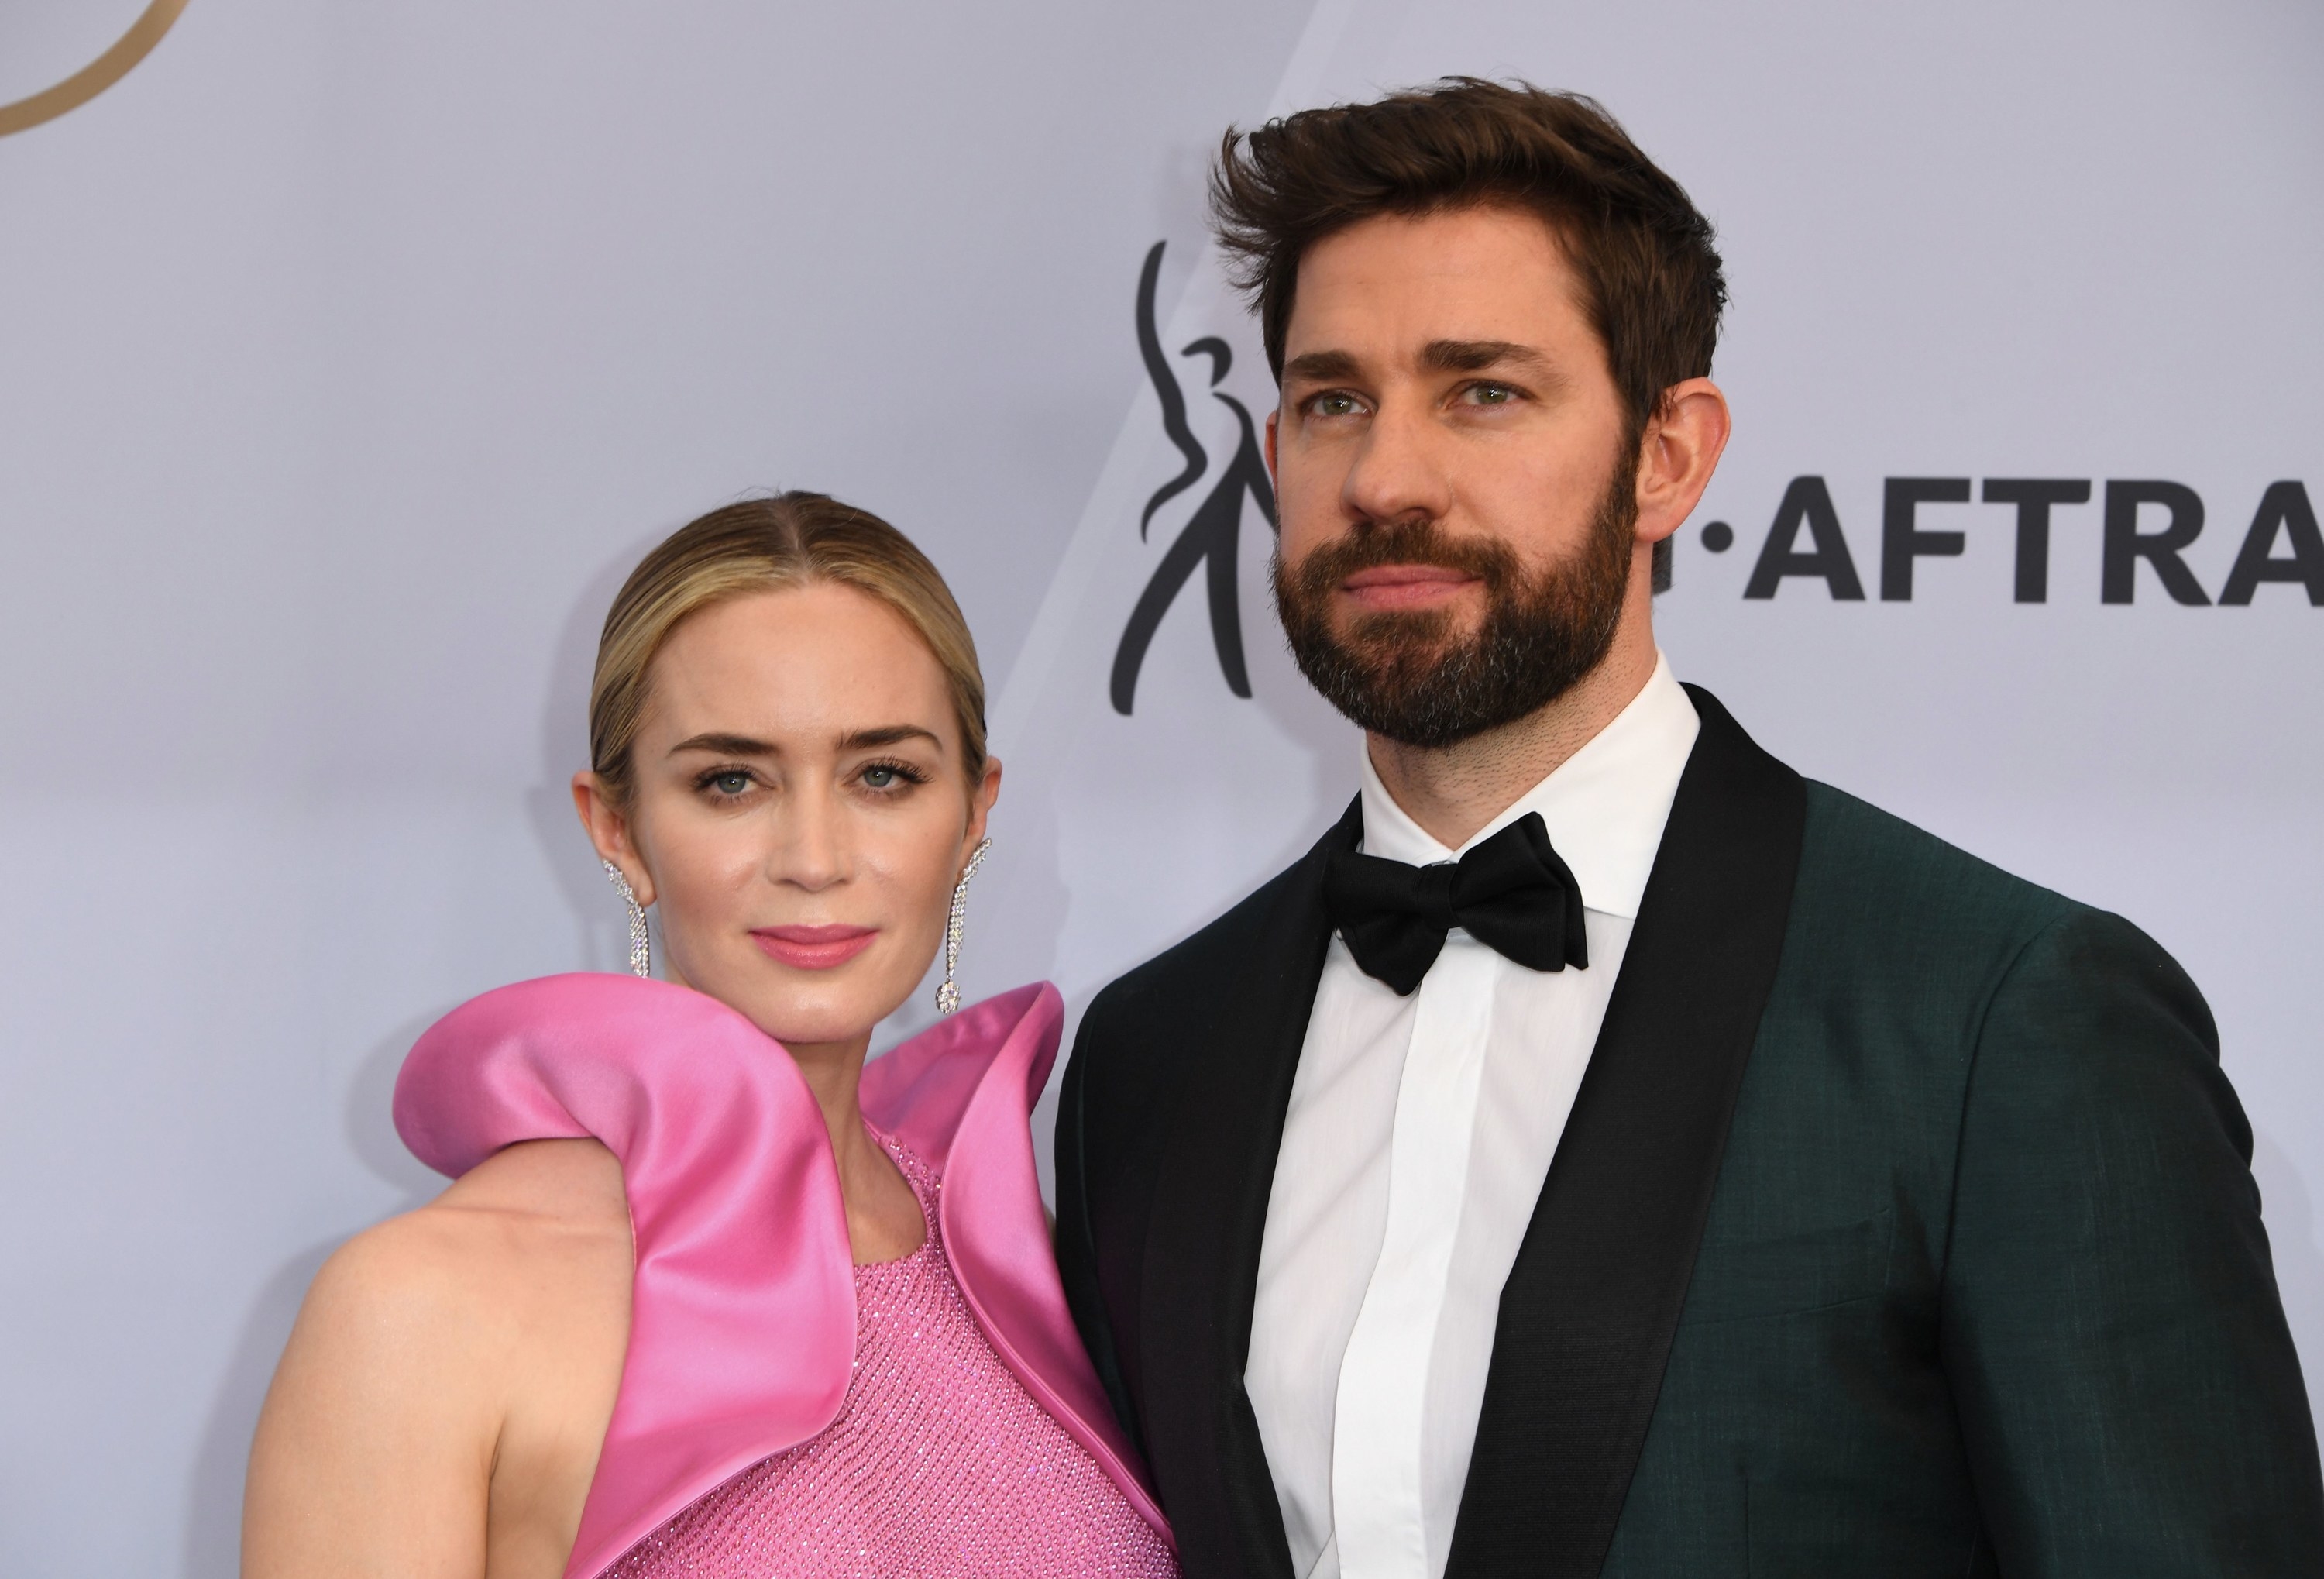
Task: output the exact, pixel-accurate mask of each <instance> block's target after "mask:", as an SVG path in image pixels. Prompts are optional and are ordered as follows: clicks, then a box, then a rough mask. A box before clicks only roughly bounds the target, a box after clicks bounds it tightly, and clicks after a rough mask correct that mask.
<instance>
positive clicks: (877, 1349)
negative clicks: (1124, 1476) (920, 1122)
mask: <svg viewBox="0 0 2324 1579" xmlns="http://www.w3.org/2000/svg"><path fill="white" fill-rule="evenodd" d="M884 1143H885V1144H886V1145H887V1147H888V1150H889V1153H890V1155H891V1156H892V1157H894V1158H895V1159H896V1164H897V1166H898V1167H899V1168H901V1169H902V1170H903V1174H904V1177H905V1179H906V1180H907V1181H908V1183H909V1184H910V1185H911V1187H912V1193H913V1194H914V1195H916V1196H918V1197H919V1202H920V1211H921V1214H922V1215H923V1216H924V1217H925V1218H926V1219H927V1242H925V1243H924V1244H922V1245H921V1246H920V1248H919V1249H918V1250H916V1251H913V1252H912V1253H911V1254H909V1255H908V1256H905V1257H904V1258H902V1259H901V1260H892V1261H881V1262H878V1263H875V1264H873V1265H871V1266H860V1267H857V1268H856V1269H855V1361H854V1370H853V1374H852V1375H851V1376H850V1378H849V1380H848V1384H847V1399H846V1401H845V1402H844V1404H842V1405H841V1407H840V1411H839V1417H838V1418H836V1419H835V1420H834V1421H832V1423H831V1424H830V1425H829V1426H828V1427H825V1429H824V1430H823V1431H822V1433H821V1434H820V1435H818V1436H816V1437H814V1438H813V1439H812V1440H810V1441H807V1442H803V1443H801V1444H800V1445H798V1446H797V1447H793V1448H789V1449H788V1450H786V1451H784V1452H782V1453H779V1454H775V1455H774V1456H773V1457H771V1458H766V1459H761V1461H760V1462H759V1463H757V1464H753V1465H752V1466H751V1467H750V1468H749V1469H746V1470H744V1471H743V1472H742V1473H740V1474H738V1475H736V1476H735V1477H734V1478H733V1479H732V1480H730V1481H728V1482H725V1483H724V1484H723V1485H721V1486H719V1487H717V1488H716V1489H715V1490H714V1491H710V1492H708V1493H707V1494H706V1495H705V1496H704V1497H702V1498H701V1499H700V1500H699V1501H696V1502H695V1503H694V1504H693V1505H692V1506H690V1507H688V1508H687V1509H686V1510H684V1511H683V1512H680V1513H679V1514H678V1516H677V1517H675V1518H674V1519H671V1520H670V1521H669V1523H667V1524H665V1525H663V1526H662V1527H661V1528H659V1529H657V1530H655V1531H654V1532H653V1533H652V1534H651V1535H649V1536H647V1537H645V1538H644V1539H642V1540H641V1541H639V1542H638V1544H637V1545H636V1546H634V1547H631V1548H630V1549H629V1550H628V1551H627V1552H625V1553H623V1554H622V1556H621V1558H620V1559H619V1560H618V1561H616V1562H615V1563H614V1564H613V1566H612V1567H610V1568H607V1569H606V1570H605V1571H604V1575H603V1579H677V1576H678V1575H714V1574H715V1575H717V1576H718V1579H761V1576H764V1579H775V1576H777V1575H780V1576H781V1579H836V1576H838V1575H842V1574H845V1575H850V1576H851V1579H862V1576H866V1575H878V1576H881V1579H921V1576H923V1575H936V1574H960V1575H964V1576H973V1579H1000V1576H1001V1575H1026V1576H1028V1579H1030V1576H1032V1575H1042V1576H1045V1579H1046V1576H1058V1579H1065V1576H1075V1575H1087V1576H1089V1579H1176V1574H1177V1572H1178V1565H1177V1563H1176V1560H1174V1559H1173V1558H1172V1556H1171V1555H1170V1549H1169V1547H1167V1545H1165V1544H1164V1542H1163V1540H1162V1538H1161V1537H1159V1536H1158V1535H1157V1534H1156V1533H1155V1532H1154V1530H1153V1528H1152V1527H1150V1526H1149V1525H1148V1524H1147V1522H1146V1521H1145V1520H1144V1519H1141V1518H1139V1515H1138V1511H1137V1510H1136V1509H1134V1508H1132V1507H1131V1506H1130V1503H1129V1501H1128V1500H1127V1499H1125V1498H1124V1497H1123V1496H1122V1494H1121V1491H1120V1489H1119V1488H1118V1487H1116V1486H1115V1485H1114V1483H1113V1482H1112V1481H1111V1480H1109V1479H1108V1478H1107V1477H1106V1473H1105V1472H1104V1471H1103V1470H1102V1469H1100V1468H1099V1467H1098V1464H1097V1461H1096V1460H1095V1459H1094V1458H1093V1457H1091V1456H1090V1454H1089V1453H1088V1452H1087V1450H1085V1449H1084V1447H1083V1446H1082V1445H1081V1444H1079V1443H1078V1442H1075V1441H1074V1439H1073V1438H1072V1437H1071V1436H1067V1435H1066V1434H1065V1429H1064V1427H1060V1426H1059V1425H1058V1424H1057V1422H1056V1420H1055V1419H1053V1418H1052V1417H1050V1415H1049V1414H1048V1412H1047V1410H1046V1409H1044V1408H1041V1406H1040V1405H1039V1404H1038V1403H1037V1402H1035V1401H1034V1399H1033V1396H1032V1395H1031V1394H1030V1393H1028V1392H1027V1391H1026V1390H1025V1388H1024V1385H1023V1384H1022V1383H1021V1382H1019V1380H1017V1378H1016V1377H1015V1376H1014V1375H1013V1374H1012V1373H1011V1372H1010V1370H1009V1368H1008V1367H1007V1366H1005V1365H1003V1364H1002V1363H1001V1360H1000V1358H999V1357H998V1356H997V1355H995V1354H994V1353H993V1352H992V1347H991V1344H988V1343H987V1342H986V1341H985V1337H984V1334H983V1331H982V1329H981V1328H980V1327H978V1325H976V1318H975V1316H973V1314H972V1313H971V1312H970V1310H969V1308H968V1304H967V1301H966V1300H965V1299H964V1297H962V1294H961V1291H960V1285H959V1283H958V1282H957V1281H956V1280H955V1279H954V1277H953V1271H952V1263H951V1262H950V1261H949V1260H946V1259H945V1253H944V1246H943V1243H942V1241H941V1240H940V1238H939V1237H938V1235H939V1230H938V1227H937V1223H936V1215H937V1214H936V1202H937V1199H938V1195H939V1192H940V1191H941V1189H942V1187H943V1184H942V1181H941V1180H940V1179H939V1178H938V1177H936V1174H935V1173H934V1172H933V1171H932V1170H931V1169H930V1168H928V1167H927V1164H925V1163H924V1162H922V1161H921V1160H920V1159H918V1157H916V1156H914V1155H913V1154H912V1153H911V1152H909V1151H908V1150H905V1149H904V1148H902V1147H901V1146H899V1145H897V1144H896V1143H895V1142H893V1141H886V1142H884Z"/></svg>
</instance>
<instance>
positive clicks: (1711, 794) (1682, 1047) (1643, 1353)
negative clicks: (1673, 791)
mask: <svg viewBox="0 0 2324 1579" xmlns="http://www.w3.org/2000/svg"><path fill="white" fill-rule="evenodd" d="M1688 691H1689V692H1690V693H1691V694H1692V697H1693V698H1694V706H1695V710H1696V712H1697V713H1698V714H1700V715H1701V719H1702V730H1701V734H1699V735H1698V736H1697V737H1696V739H1695V744H1694V750H1693V753H1692V754H1691V755H1690V756H1689V757H1688V758H1687V763H1686V771H1685V772H1684V774H1683V776H1682V777H1681V779H1680V780H1679V787H1678V795H1677V798H1676V799H1674V801H1673V802H1672V805H1671V815H1670V821H1669V823H1668V824H1667V825H1666V826H1665V828H1664V831H1663V841H1662V847H1661V849H1660V851H1659V852H1658V853H1657V854H1656V855H1655V866H1654V873H1653V875H1652V876H1651V878H1649V880H1648V881H1647V883H1646V894H1645V897H1644V898H1643V900H1641V901H1640V903H1639V907H1638V919H1637V924H1636V925H1635V926H1634V927H1633V928H1632V929H1631V932H1630V942H1629V946H1628V950H1627V951H1626V952H1625V954H1624V956H1623V960H1622V967H1621V975H1620V978H1619V979H1618V981H1617V982H1616V983H1615V984H1614V993H1613V997H1612V999H1611V1000H1610V1001H1609V1003H1608V1004H1607V1008H1606V1020H1605V1024H1604V1025H1603V1027H1602V1028H1601V1029H1600V1032H1599V1036H1598V1045H1597V1048H1596V1049H1595V1050H1594V1051H1593V1052H1592V1053H1591V1059H1590V1067H1589V1070H1588V1072H1587V1073H1586V1074H1585V1075H1584V1076H1582V1087H1581V1090H1580V1092H1579V1093H1578V1094H1577V1095H1576V1096H1575V1098H1574V1103H1573V1112H1572V1115H1571V1117H1569V1118H1568V1119H1567V1121H1566V1125H1565V1132H1564V1135H1563V1138H1562V1139H1561V1140H1560V1141H1559V1142H1558V1148H1557V1156H1556V1159H1555V1160H1554V1161H1553V1162H1552V1163H1551V1165H1550V1169H1549V1177H1548V1179H1547V1180H1546V1182H1545V1183H1544V1185H1543V1186H1542V1193H1541V1199H1540V1201H1539V1203H1538V1204H1537V1205H1535V1209H1534V1214H1533V1221H1532V1223H1531V1224H1530V1225H1529V1226H1528V1227H1527V1229H1526V1236H1525V1241H1524V1243H1523V1245H1522V1246H1521V1247H1520V1248H1519V1249H1518V1251H1517V1262H1516V1264H1515V1265H1514V1266H1513V1267H1512V1268H1511V1269H1510V1270H1509V1276H1508V1282H1507V1283H1506V1284H1504V1285H1503V1287H1502V1289H1501V1304H1500V1316H1499V1327H1498V1329H1497V1330H1496V1332H1495V1334H1494V1340H1493V1358H1492V1362H1491V1365H1490V1367H1489V1370H1488V1371H1487V1373H1486V1382H1485V1399H1484V1407H1483V1410H1482V1412H1481V1414H1480V1417H1479V1419H1478V1422H1477V1436H1476V1446H1475V1451H1474V1453H1473V1454H1472V1456H1471V1460H1470V1465H1469V1480H1468V1483H1467V1485H1466V1486H1465V1487H1464V1488H1463V1491H1462V1499H1461V1513H1460V1517H1459V1518H1458V1519H1457V1520H1456V1521H1455V1522H1454V1526H1453V1532H1452V1552H1451V1555H1450V1561H1449V1563H1448V1565H1447V1566H1446V1569H1445V1574H1446V1579H1486V1576H1499V1575H1502V1574H1526V1575H1527V1576H1528V1579H1532V1576H1535V1575H1539V1576H1545V1579H1548V1576H1554V1579H1587V1576H1591V1575H1595V1574H1597V1573H1598V1572H1599V1570H1600V1568H1601V1567H1602V1566H1603V1565H1604V1564H1605V1560H1606V1552H1607V1548H1608V1547H1609V1546H1610V1545H1611V1544H1612V1542H1613V1538H1614V1527H1615V1525H1616V1523H1617V1522H1618V1520H1619V1519H1620V1518H1621V1513H1622V1502H1623V1499H1624V1498H1625V1497H1626V1496H1627V1495H1628V1491H1629V1486H1630V1476H1631V1474H1632V1473H1633V1472H1634V1471H1635V1470H1636V1469H1637V1463H1638V1452H1639V1449H1640V1447H1641V1446H1642V1445H1644V1443H1645V1441H1646V1425H1647V1422H1648V1421H1649V1420H1650V1419H1651V1418H1652V1417H1653V1416H1654V1412H1655V1396H1656V1394H1657V1393H1658V1392H1659V1391H1660V1390H1661V1387H1662V1379H1663V1368H1664V1364H1665V1362H1666V1361H1667V1360H1668V1358H1669V1355H1670V1346H1671V1339H1672V1335H1673V1334H1674V1331H1675V1329H1676V1327H1677V1325H1678V1317H1679V1308H1680V1307H1681V1306H1682V1305H1683V1304H1684V1303H1685V1300H1686V1288H1687V1282H1688V1279H1690V1278H1691V1277H1692V1274H1693V1270H1694V1257H1695V1251H1696V1248H1697V1246H1698V1245H1699V1244H1700V1243H1701V1238H1702V1225H1703V1223H1704V1220H1705V1219H1706V1218H1707V1217H1708V1215H1709V1214H1710V1210H1711V1189H1712V1187H1713V1185H1714V1184H1715V1183H1716V1182H1717V1179H1718V1176H1719V1164H1720V1157H1721V1156H1722V1155H1723V1153H1724V1151H1725V1148H1726V1144H1727V1130H1728V1123H1729V1119H1730V1118H1731V1117H1732V1116H1733V1114H1734V1111H1735V1098H1736V1094H1737V1092H1738V1089H1739V1088H1740V1086H1741V1085H1742V1080H1743V1069H1744V1065H1745V1063H1746V1062H1747V1061H1748V1058H1749V1057H1750V1053H1751V1044H1752V1042H1753V1040H1754V1039H1755V1038H1756V1037H1757V1034H1758V1029H1759V1017H1760V1014H1761V1012H1762V1011H1764V1010H1765V1009H1766V1002H1767V995H1768V993H1769V992H1770V990H1771V989H1772V987H1773V985H1774V982H1775V965H1776V961H1777V958H1778V956H1779V955H1780V953H1781V951H1782V947H1783V939H1784V922H1785V920H1786V919H1787V918H1788V917H1789V915H1790V913H1791V902H1792V884H1793V881H1794V876H1795V875H1796V873H1797V872H1798V868H1799V859H1800V844H1801V838H1802V833H1803V827H1804V826H1805V821H1806V817H1807V793H1806V789H1805V788H1804V787H1803V784H1802V782H1801V780H1800V778H1799V775H1798V774H1796V773H1794V772H1793V771H1791V770H1790V769H1789V768H1787V767H1785V766H1784V765H1783V764H1782V763H1781V762H1777V761H1775V758H1773V757H1771V756H1769V755H1767V754H1766V753H1765V752H1763V751H1761V750H1760V749H1759V748H1758V747H1757V745H1755V744H1754V743H1752V741H1751V739H1750V737H1749V736H1748V735H1747V734H1744V733H1743V731H1742V729H1741V727H1740V726H1739V725H1737V724H1736V722H1735V720H1734V719H1733V718H1731V717H1730V716H1728V713H1727V710H1726V709H1725V708H1723V707H1721V706H1720V705H1719V704H1718V703H1717V702H1716V701H1715V700H1713V699H1712V698H1711V696H1710V695H1709V694H1708V693H1706V692H1703V691H1701V690H1697V689H1695V688H1693V687H1692V686H1690V687H1688Z"/></svg>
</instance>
